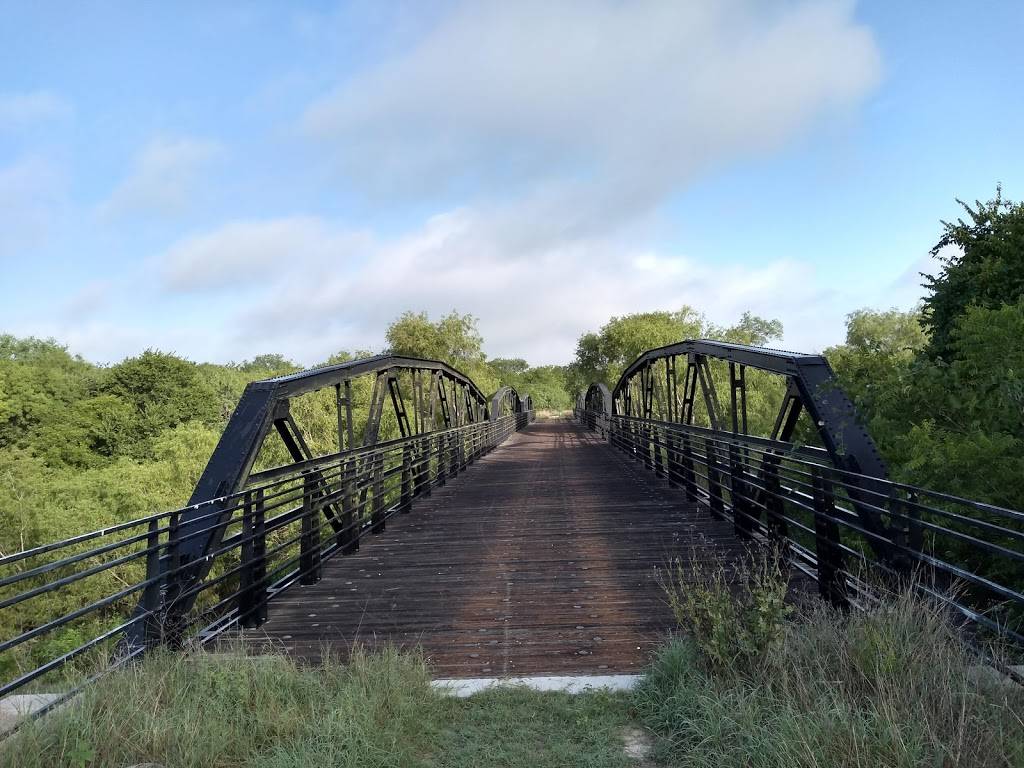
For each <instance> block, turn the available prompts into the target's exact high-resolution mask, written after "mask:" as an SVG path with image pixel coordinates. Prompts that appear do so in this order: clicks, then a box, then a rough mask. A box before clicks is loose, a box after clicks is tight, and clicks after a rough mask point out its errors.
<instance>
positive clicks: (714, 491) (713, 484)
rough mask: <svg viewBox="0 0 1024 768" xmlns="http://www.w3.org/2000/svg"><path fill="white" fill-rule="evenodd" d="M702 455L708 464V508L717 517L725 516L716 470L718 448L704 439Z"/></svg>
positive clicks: (719, 478) (723, 490)
mask: <svg viewBox="0 0 1024 768" xmlns="http://www.w3.org/2000/svg"><path fill="white" fill-rule="evenodd" d="M704 455H705V456H707V462H708V467H707V468H708V506H710V507H711V511H712V512H714V513H715V514H717V515H721V516H722V517H724V516H725V499H724V495H725V489H724V486H723V485H722V473H721V471H720V470H719V468H718V447H717V446H716V445H715V443H714V441H713V440H712V439H711V438H709V437H707V436H705V437H704Z"/></svg>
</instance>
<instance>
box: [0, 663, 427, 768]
mask: <svg viewBox="0 0 1024 768" xmlns="http://www.w3.org/2000/svg"><path fill="white" fill-rule="evenodd" d="M436 705H437V697H436V694H434V693H433V692H432V691H431V689H430V675H429V673H428V670H427V668H426V666H425V664H424V663H423V662H422V660H421V659H420V658H419V657H417V656H414V655H404V654H399V653H397V652H395V651H386V652H382V653H379V654H373V655H370V654H364V653H361V652H359V651H358V650H357V651H356V652H355V653H354V654H353V656H352V657H351V659H349V660H348V661H347V662H346V663H345V664H340V663H338V662H335V661H331V660H329V659H328V660H327V661H325V662H324V663H323V665H321V666H318V667H315V668H313V667H310V668H303V667H299V666H296V665H295V664H294V663H293V662H292V661H290V660H289V659H287V658H285V657H280V656H255V657H252V656H250V657H246V656H244V655H236V654H232V655H227V656H225V655H214V654H203V653H194V654H188V655H172V654H170V653H158V654H154V656H152V657H150V658H147V660H146V661H145V663H143V664H140V665H137V666H136V667H133V668H130V669H126V670H123V671H119V672H117V673H115V674H112V675H110V676H108V677H107V678H105V679H103V680H102V681H100V682H99V683H98V684H96V685H95V686H92V687H89V688H88V689H86V691H85V692H84V693H83V695H82V696H81V698H80V699H79V700H76V701H75V702H73V703H72V704H71V705H70V706H68V707H66V708H65V709H64V710H63V711H61V712H59V713H56V714H54V715H51V716H48V717H46V718H44V719H42V720H41V721H39V722H37V723H33V724H28V725H26V726H24V727H23V728H22V729H21V730H20V731H19V732H18V733H17V734H16V735H15V736H14V737H13V738H11V739H9V740H8V741H7V742H6V743H4V744H2V745H0V766H4V768H7V767H8V766H9V767H10V768H63V767H64V766H66V767H67V768H86V766H88V767H90V768H91V767H92V766H116V767H117V768H121V767H123V766H129V765H134V764H137V763H146V762H156V763H160V764H161V765H166V766H173V767H174V768H233V767H234V766H242V765H245V766H253V767H254V768H285V767H286V766H313V765H319V766H326V765H330V766H356V765H359V766H404V765H412V764H414V762H415V757H416V754H417V752H418V750H419V749H420V748H421V747H422V746H423V745H424V744H425V743H426V740H427V739H429V738H430V736H431V730H430V726H431V721H430V719H429V718H424V717H423V714H424V712H428V711H430V710H431V708H432V707H436Z"/></svg>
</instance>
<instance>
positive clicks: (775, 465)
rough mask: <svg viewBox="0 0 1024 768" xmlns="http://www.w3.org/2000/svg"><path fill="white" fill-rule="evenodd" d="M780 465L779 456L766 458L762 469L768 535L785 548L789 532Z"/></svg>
mask: <svg viewBox="0 0 1024 768" xmlns="http://www.w3.org/2000/svg"><path fill="white" fill-rule="evenodd" d="M780 463H781V459H780V458H779V457H778V456H765V457H764V460H763V461H762V463H761V468H762V472H763V473H764V483H765V493H764V506H765V511H766V513H767V514H766V517H767V519H768V535H769V536H770V537H771V538H772V539H774V540H775V541H776V542H777V543H779V544H781V545H782V546H785V542H786V537H787V535H788V533H789V531H788V529H787V525H786V520H785V518H784V517H783V514H784V512H785V506H784V504H783V501H782V481H781V478H780V476H779V465H780ZM780 554H784V553H780Z"/></svg>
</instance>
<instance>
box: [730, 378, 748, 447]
mask: <svg viewBox="0 0 1024 768" xmlns="http://www.w3.org/2000/svg"><path fill="white" fill-rule="evenodd" d="M729 393H730V399H731V404H732V431H733V434H741V435H745V434H747V366H745V365H736V363H734V362H731V361H730V363H729Z"/></svg>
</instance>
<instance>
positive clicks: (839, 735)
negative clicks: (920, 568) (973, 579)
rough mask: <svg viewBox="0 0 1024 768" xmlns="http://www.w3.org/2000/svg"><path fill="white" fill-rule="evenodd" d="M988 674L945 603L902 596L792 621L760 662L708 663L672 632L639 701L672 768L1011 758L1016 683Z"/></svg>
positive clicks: (1016, 734)
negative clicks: (862, 607) (843, 612)
mask: <svg viewBox="0 0 1024 768" xmlns="http://www.w3.org/2000/svg"><path fill="white" fill-rule="evenodd" d="M988 671H989V670H984V669H983V668H980V667H979V666H978V660H977V657H976V656H975V655H974V654H973V653H971V652H970V651H969V650H968V648H967V647H966V646H965V644H964V641H963V639H962V636H961V635H960V634H959V632H958V630H957V629H956V628H954V627H953V626H951V625H950V624H949V622H948V615H947V614H946V613H945V612H944V611H943V609H942V608H941V607H940V606H933V605H930V604H926V603H922V602H920V601H919V600H918V599H917V598H916V597H915V595H914V593H913V592H911V591H907V592H905V593H901V594H898V595H892V596H889V597H887V598H886V599H884V600H883V601H882V602H881V603H880V604H878V605H877V606H875V607H873V608H871V609H870V610H869V611H867V612H859V611H858V612H856V613H853V614H850V615H849V616H844V615H841V614H838V613H836V612H834V611H832V610H831V609H828V608H825V607H822V606H820V605H818V606H816V607H815V608H813V609H811V610H810V611H809V612H808V613H805V614H803V615H800V616H796V617H795V618H790V619H788V620H786V621H785V622H784V623H783V626H782V632H781V637H780V639H779V641H778V642H777V643H773V644H772V645H771V646H770V647H769V648H768V649H767V650H766V651H765V652H764V653H763V654H762V655H761V656H760V657H759V658H758V660H757V663H751V664H747V665H734V666H723V665H721V664H716V663H711V662H710V660H709V658H708V657H707V656H705V654H704V653H703V651H702V650H701V647H700V644H699V642H695V641H694V640H693V639H690V638H682V639H678V640H676V641H674V642H672V643H671V644H670V645H669V646H667V647H666V648H665V649H664V650H663V651H662V652H661V653H660V654H659V656H658V658H657V660H656V661H655V663H654V665H653V666H652V668H651V669H650V670H649V671H648V674H647V675H646V677H645V679H644V681H643V682H642V684H641V686H640V687H639V688H638V690H637V691H636V694H635V701H636V706H637V710H638V713H639V715H640V718H641V720H642V721H643V722H644V724H645V725H647V726H648V727H649V728H650V729H652V730H653V731H654V732H655V733H656V734H657V736H658V737H659V743H658V745H657V747H656V751H655V756H656V757H659V758H661V759H662V761H663V762H664V763H666V764H670V765H676V766H688V767H693V768H696V767H697V766H701V767H704V766H706V767H707V768H712V766H713V767H714V768H723V767H724V768H730V767H732V766H735V768H759V767H761V766H763V767H764V768H775V766H807V768H821V766H830V767H836V768H843V767H845V766H850V767H851V768H853V767H855V766H856V767H859V766H867V765H885V766H905V767H906V768H916V767H917V766H968V765H969V766H978V767H979V768H988V767H989V766H991V767H992V768H997V767H1000V768H1001V767H1006V768H1008V767H1009V766H1019V765H1021V764H1022V761H1024V729H1022V728H1021V727H1020V726H1021V722H1020V712H1021V711H1024V709H1022V707H1024V689H1021V688H1020V687H1019V686H1016V685H1012V684H1007V683H1006V682H1005V681H1001V680H999V678H998V676H997V675H995V674H994V673H993V674H991V675H989V674H986V672H988Z"/></svg>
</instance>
